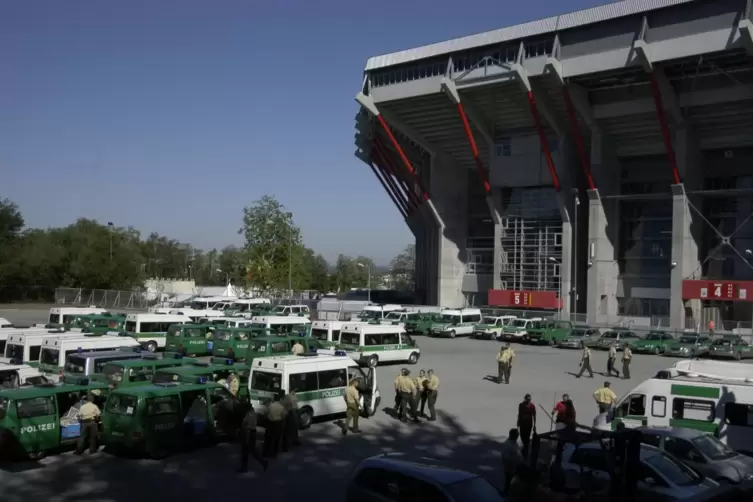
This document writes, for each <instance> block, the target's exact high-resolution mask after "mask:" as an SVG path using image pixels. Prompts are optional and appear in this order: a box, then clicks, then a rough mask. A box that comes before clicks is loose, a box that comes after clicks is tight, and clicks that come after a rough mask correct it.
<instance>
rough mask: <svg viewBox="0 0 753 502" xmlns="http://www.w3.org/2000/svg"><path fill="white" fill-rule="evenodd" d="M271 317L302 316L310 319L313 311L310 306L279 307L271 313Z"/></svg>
mask: <svg viewBox="0 0 753 502" xmlns="http://www.w3.org/2000/svg"><path fill="white" fill-rule="evenodd" d="M269 315H270V316H285V315H292V316H301V317H305V318H307V319H308V318H309V316H310V315H311V311H310V310H309V307H308V305H277V306H276V307H275V308H273V309H272V310H270V311H269Z"/></svg>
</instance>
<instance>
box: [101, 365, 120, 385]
mask: <svg viewBox="0 0 753 502" xmlns="http://www.w3.org/2000/svg"><path fill="white" fill-rule="evenodd" d="M102 374H103V375H104V376H105V378H106V379H107V381H108V382H110V383H120V382H122V381H123V367H122V366H118V365H116V364H105V367H104V368H103V369H102Z"/></svg>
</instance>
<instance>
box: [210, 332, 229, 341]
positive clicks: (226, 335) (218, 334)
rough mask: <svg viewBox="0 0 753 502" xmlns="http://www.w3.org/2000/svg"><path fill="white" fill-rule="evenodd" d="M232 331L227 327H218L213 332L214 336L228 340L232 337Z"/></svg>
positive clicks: (216, 338) (217, 338) (221, 339)
mask: <svg viewBox="0 0 753 502" xmlns="http://www.w3.org/2000/svg"><path fill="white" fill-rule="evenodd" d="M232 336H233V335H232V333H231V332H230V331H229V330H226V329H218V330H215V332H214V333H213V334H212V338H213V339H215V340H220V341H228V340H230V338H231V337H232Z"/></svg>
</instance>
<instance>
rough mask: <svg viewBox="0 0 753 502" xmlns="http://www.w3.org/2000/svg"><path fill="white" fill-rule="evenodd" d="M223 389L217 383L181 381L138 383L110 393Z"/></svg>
mask: <svg viewBox="0 0 753 502" xmlns="http://www.w3.org/2000/svg"><path fill="white" fill-rule="evenodd" d="M206 388H210V389H217V388H219V389H224V387H223V386H222V385H220V384H218V383H214V382H207V383H183V382H171V383H168V384H147V385H140V386H138V387H124V388H122V387H121V388H118V389H115V390H113V391H112V392H111V393H110V394H111V395H112V394H121V395H123V394H124V395H128V396H137V397H138V396H142V397H152V396H169V395H171V394H175V393H176V392H182V391H186V390H202V389H206Z"/></svg>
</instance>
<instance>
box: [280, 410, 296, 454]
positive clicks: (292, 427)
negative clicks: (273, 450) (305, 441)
mask: <svg viewBox="0 0 753 502" xmlns="http://www.w3.org/2000/svg"><path fill="white" fill-rule="evenodd" d="M299 444H300V440H299V439H298V410H293V411H291V412H289V413H288V414H287V415H286V416H285V420H284V424H283V430H282V451H288V450H289V449H290V448H291V447H293V446H298V445H299Z"/></svg>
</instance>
